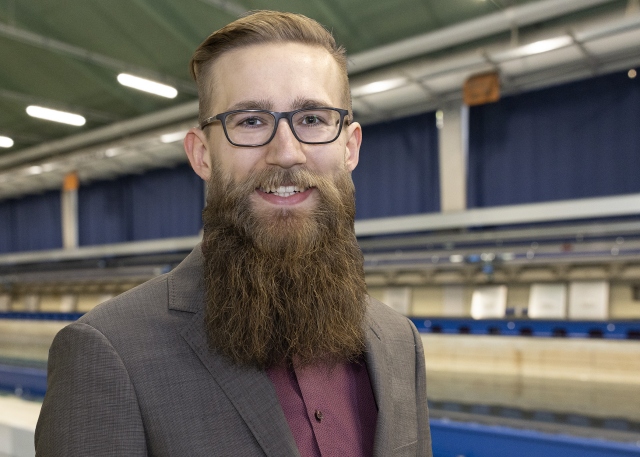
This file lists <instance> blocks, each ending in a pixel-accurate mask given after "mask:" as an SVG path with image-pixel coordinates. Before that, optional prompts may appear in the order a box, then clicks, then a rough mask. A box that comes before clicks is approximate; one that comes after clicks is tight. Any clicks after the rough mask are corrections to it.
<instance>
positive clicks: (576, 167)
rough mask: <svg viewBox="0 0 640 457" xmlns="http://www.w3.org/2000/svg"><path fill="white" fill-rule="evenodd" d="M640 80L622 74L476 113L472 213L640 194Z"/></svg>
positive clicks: (472, 144)
mask: <svg viewBox="0 0 640 457" xmlns="http://www.w3.org/2000/svg"><path fill="white" fill-rule="evenodd" d="M638 126H640V79H629V78H628V77H627V75H626V73H615V74H611V75H606V76H602V77H598V78H593V79H589V80H585V81H579V82H574V83H570V84H565V85H562V86H557V87H553V88H548V89H543V90H538V91H533V92H529V93H525V94H521V95H515V96H510V97H505V98H504V99H502V100H500V101H499V102H498V103H493V104H488V105H483V106H479V107H474V108H472V109H471V112H470V138H469V141H470V144H469V180H468V205H469V207H489V206H497V205H507V204H518V203H532V202H542V201H551V200H564V199H574V198H587V197H597V196H607V195H618V194H626V193H636V192H640V179H638V172H637V170H639V169H640V128H639V127H638Z"/></svg>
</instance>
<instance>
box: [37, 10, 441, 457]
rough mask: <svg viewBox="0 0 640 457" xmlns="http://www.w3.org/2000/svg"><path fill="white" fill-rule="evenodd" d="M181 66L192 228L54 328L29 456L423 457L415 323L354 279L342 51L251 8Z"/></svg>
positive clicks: (352, 156) (359, 273) (356, 133)
mask: <svg viewBox="0 0 640 457" xmlns="http://www.w3.org/2000/svg"><path fill="white" fill-rule="evenodd" d="M191 69H192V74H193V76H194V78H195V80H196V82H197V85H198V90H199V99H200V125H199V127H198V128H193V129H191V130H190V131H189V133H188V134H187V136H186V138H185V141H184V145H185V150H186V153H187V156H188V158H189V161H190V163H191V165H192V167H193V169H194V170H195V172H196V173H197V174H198V175H199V176H200V177H201V178H202V179H204V180H206V181H207V184H208V196H207V205H206V208H205V210H204V212H203V221H204V236H203V242H202V244H201V245H199V246H198V247H196V249H194V251H193V252H192V253H191V254H190V255H189V256H188V257H187V258H186V259H185V260H184V262H182V263H181V264H180V265H179V266H178V267H177V268H176V269H175V270H173V271H172V272H171V273H168V274H166V275H163V276H160V277H158V278H156V279H153V280H151V281H149V282H147V283H145V284H143V285H141V286H139V287H137V288H135V289H132V290H131V291H129V292H127V293H125V294H122V295H121V296H119V297H116V298H115V299H113V300H111V301H109V302H107V303H105V304H103V305H100V306H98V307H97V308H96V309H94V310H93V311H91V312H90V313H88V314H86V315H85V316H84V317H82V318H81V319H80V320H79V321H78V322H76V323H74V324H71V325H70V326H68V327H67V328H65V329H63V330H62V331H61V332H60V333H59V334H58V335H57V337H56V339H55V341H54V343H53V345H52V348H51V352H50V358H49V379H48V382H49V384H48V391H47V396H46V398H45V400H44V403H43V407H42V413H41V416H40V419H39V422H38V427H37V429H36V448H37V453H38V455H39V456H102V455H104V456H106V455H109V456H112V455H113V456H145V455H154V456H212V455H215V456H258V455H267V456H273V457H276V456H278V457H279V456H340V457H343V456H371V455H375V456H381V457H387V456H426V455H431V442H430V434H429V425H428V418H427V404H426V382H425V372H424V356H423V351H422V346H421V341H420V337H419V335H418V333H417V331H416V329H415V327H414V326H413V325H412V324H411V322H410V321H409V320H408V319H406V318H405V317H403V316H401V315H399V314H396V313H394V312H393V311H392V310H391V309H390V308H388V307H386V306H385V305H383V304H381V303H379V302H377V301H375V300H373V299H371V298H369V297H368V296H367V294H366V288H365V282H364V272H363V259H362V255H361V253H360V250H359V249H358V246H357V243H356V238H355V234H354V229H353V224H354V217H355V200H354V187H353V182H352V180H351V171H352V170H353V169H354V168H355V166H356V165H357V163H358V155H359V149H360V143H361V138H362V130H361V127H360V125H359V124H357V123H355V122H353V121H352V112H351V101H350V95H349V87H348V79H347V72H346V59H345V54H344V50H343V49H342V48H339V47H337V46H336V43H335V41H334V40H333V38H332V36H331V34H329V33H328V32H327V31H326V30H325V29H324V28H323V27H322V26H320V25H319V24H318V23H317V22H315V21H313V20H311V19H308V18H306V17H304V16H300V15H295V14H287V13H277V12H268V11H261V12H256V13H254V14H251V15H249V16H246V17H243V18H241V19H239V20H237V21H235V22H233V23H231V24H229V25H227V26H226V27H224V28H222V29H221V30H218V31H217V32H215V33H213V34H212V35H211V36H209V37H208V38H207V39H206V40H205V41H204V42H203V43H202V44H201V45H200V47H199V48H198V49H197V50H196V52H195V54H194V56H193V58H192V61H191Z"/></svg>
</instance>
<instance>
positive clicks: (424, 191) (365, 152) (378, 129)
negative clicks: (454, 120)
mask: <svg viewBox="0 0 640 457" xmlns="http://www.w3.org/2000/svg"><path fill="white" fill-rule="evenodd" d="M438 167H439V164H438V130H437V128H436V121H435V113H433V112H431V113H425V114H419V115H417V116H411V117H406V118H403V119H397V120H393V121H390V122H383V123H379V124H373V125H365V126H364V127H363V141H362V148H361V149H360V162H359V164H358V166H357V167H356V169H355V170H354V172H353V181H354V183H355V186H356V208H357V210H356V214H357V219H370V218H376V217H387V216H400V215H407V214H416V213H430V212H436V211H439V210H440V179H439V170H438Z"/></svg>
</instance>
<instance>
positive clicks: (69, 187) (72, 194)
mask: <svg viewBox="0 0 640 457" xmlns="http://www.w3.org/2000/svg"><path fill="white" fill-rule="evenodd" d="M78 187H79V181H78V174H77V173H76V172H73V173H69V174H68V175H67V176H65V177H64V182H63V184H62V192H61V209H62V246H63V247H64V249H75V248H77V247H78Z"/></svg>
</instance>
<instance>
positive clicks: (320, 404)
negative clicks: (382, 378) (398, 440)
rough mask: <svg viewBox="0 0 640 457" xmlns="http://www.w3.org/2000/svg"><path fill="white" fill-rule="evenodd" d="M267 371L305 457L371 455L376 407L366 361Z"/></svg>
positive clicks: (276, 368) (367, 456)
mask: <svg viewBox="0 0 640 457" xmlns="http://www.w3.org/2000/svg"><path fill="white" fill-rule="evenodd" d="M267 375H268V376H269V378H270V379H271V382H273V385H274V386H275V389H276V394H277V395H278V399H279V400H280V405H281V406H282V410H283V411H284V415H285V417H286V419H287V423H288V424H289V428H290V429H291V432H292V434H293V438H294V439H295V441H296V445H297V446H298V450H299V451H300V455H301V456H302V457H334V456H335V457H344V456H353V457H371V455H372V454H373V439H374V435H375V429H376V420H377V417H378V409H377V407H376V402H375V399H374V397H373V390H372V388H371V382H370V380H369V372H368V371H367V366H366V364H365V363H364V361H360V362H356V363H343V364H340V365H338V366H336V367H334V368H333V369H331V368H328V367H327V366H324V365H317V366H311V367H306V368H299V367H296V368H291V367H287V366H285V365H279V366H276V367H273V368H270V369H268V370H267Z"/></svg>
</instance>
